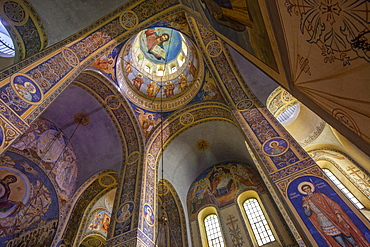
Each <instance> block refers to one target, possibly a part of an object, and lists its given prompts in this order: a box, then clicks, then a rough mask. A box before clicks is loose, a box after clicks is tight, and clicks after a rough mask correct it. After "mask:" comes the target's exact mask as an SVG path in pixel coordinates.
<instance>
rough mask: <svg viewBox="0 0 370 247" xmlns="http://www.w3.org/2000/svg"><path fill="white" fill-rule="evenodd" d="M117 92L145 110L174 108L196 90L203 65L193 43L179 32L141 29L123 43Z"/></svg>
mask: <svg viewBox="0 0 370 247" xmlns="http://www.w3.org/2000/svg"><path fill="white" fill-rule="evenodd" d="M117 68H118V72H117V78H118V82H119V84H120V87H121V92H122V93H123V94H124V95H126V96H127V97H128V98H129V99H130V100H131V101H132V102H133V103H135V104H136V105H138V106H140V107H143V108H145V109H148V110H154V111H158V110H160V109H162V110H165V111H170V110H175V109H177V108H179V107H181V106H183V105H184V104H186V103H188V102H189V101H191V99H192V98H193V97H194V96H195V95H196V93H197V92H198V90H199V88H200V86H201V82H202V80H201V79H200V78H198V77H199V76H200V75H202V74H203V70H204V68H203V65H202V62H200V60H199V58H198V53H197V50H196V48H195V46H194V45H193V43H192V42H191V41H190V40H189V39H188V38H187V37H186V36H184V35H182V34H181V33H180V32H178V31H176V30H173V29H169V28H164V27H160V28H159V27H156V28H151V29H145V30H143V31H141V32H140V33H138V34H137V35H136V36H134V37H133V38H132V39H130V40H129V41H128V42H127V43H126V44H125V46H124V48H123V49H122V51H121V54H120V56H119V60H118V64H117Z"/></svg>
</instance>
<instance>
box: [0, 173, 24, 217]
mask: <svg viewBox="0 0 370 247" xmlns="http://www.w3.org/2000/svg"><path fill="white" fill-rule="evenodd" d="M15 182H17V177H16V176H14V175H6V176H5V177H4V178H3V179H1V180H0V212H1V213H6V216H10V215H12V214H14V213H15V212H16V211H17V210H19V209H20V208H21V207H22V206H23V203H22V202H15V201H11V200H9V196H10V193H11V190H10V187H9V185H10V184H12V183H15Z"/></svg>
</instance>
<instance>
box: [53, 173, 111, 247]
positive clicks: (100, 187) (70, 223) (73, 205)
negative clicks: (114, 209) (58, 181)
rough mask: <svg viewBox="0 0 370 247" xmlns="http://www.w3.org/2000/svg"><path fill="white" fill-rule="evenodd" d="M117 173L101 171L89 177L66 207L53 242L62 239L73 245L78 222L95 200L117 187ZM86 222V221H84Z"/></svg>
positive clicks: (78, 225)
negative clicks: (65, 213) (61, 223)
mask: <svg viewBox="0 0 370 247" xmlns="http://www.w3.org/2000/svg"><path fill="white" fill-rule="evenodd" d="M117 181H118V173H117V172H116V171H114V170H106V171H101V172H99V173H97V174H95V175H94V176H91V177H90V179H88V180H87V181H86V182H85V183H84V184H83V185H82V186H81V187H80V188H79V189H78V190H77V191H76V192H75V194H74V196H73V198H74V200H73V201H72V202H70V204H69V205H68V206H67V208H66V211H65V212H69V213H68V214H67V215H65V216H64V219H62V220H61V222H64V224H63V225H60V226H59V228H58V231H57V234H56V236H55V238H54V241H59V240H61V238H62V236H63V235H64V237H63V239H64V241H65V242H68V243H73V241H74V240H75V238H76V236H77V234H76V232H78V231H79V230H81V229H79V228H80V225H83V224H80V222H81V221H82V220H84V218H86V216H84V214H85V212H87V211H90V210H91V209H92V207H93V206H94V204H95V203H96V201H97V200H99V199H100V198H101V197H102V196H103V195H104V194H106V193H107V192H109V191H110V190H112V189H115V188H116V187H117V184H118V183H117ZM85 220H86V219H85Z"/></svg>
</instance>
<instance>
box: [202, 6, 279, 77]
mask: <svg viewBox="0 0 370 247" xmlns="http://www.w3.org/2000/svg"><path fill="white" fill-rule="evenodd" d="M201 2H202V7H203V9H204V12H205V14H206V15H207V17H208V20H209V21H210V23H211V24H212V26H213V27H214V28H215V29H216V30H217V31H218V32H220V33H221V34H223V35H224V36H225V37H227V38H229V39H232V40H233V41H234V42H235V43H236V44H237V45H239V46H240V47H242V48H244V49H245V50H246V51H248V52H249V53H251V54H253V55H254V56H255V57H257V58H258V59H259V60H261V61H262V62H264V63H265V64H267V65H268V66H269V67H271V68H272V69H274V70H276V71H277V64H276V60H275V57H274V52H273V50H272V47H271V43H270V39H269V36H268V33H267V30H266V25H265V23H264V20H263V16H262V13H261V9H260V5H259V3H258V0H226V1H221V0H202V1H201Z"/></svg>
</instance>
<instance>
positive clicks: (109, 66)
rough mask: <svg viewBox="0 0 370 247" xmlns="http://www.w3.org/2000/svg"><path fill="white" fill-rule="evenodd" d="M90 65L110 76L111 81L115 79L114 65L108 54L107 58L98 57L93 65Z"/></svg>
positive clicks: (104, 56)
mask: <svg viewBox="0 0 370 247" xmlns="http://www.w3.org/2000/svg"><path fill="white" fill-rule="evenodd" d="M92 65H93V66H95V67H96V68H98V69H100V70H102V71H104V72H105V73H107V74H108V75H111V76H112V78H113V79H115V78H116V76H115V71H114V66H115V63H114V59H113V58H112V55H111V54H109V55H108V56H107V55H103V56H101V57H99V58H98V59H97V60H96V61H95V62H94V63H92Z"/></svg>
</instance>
